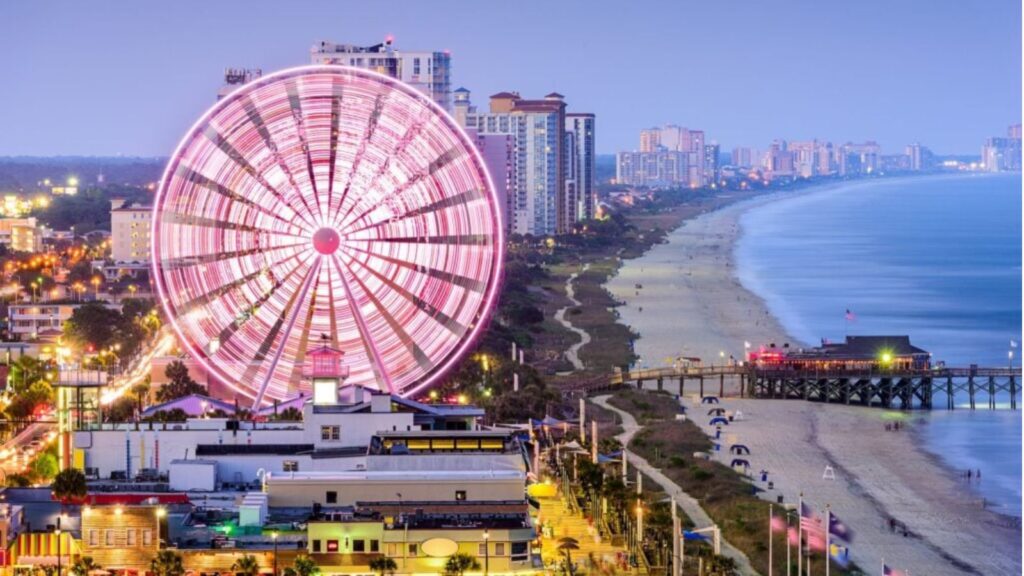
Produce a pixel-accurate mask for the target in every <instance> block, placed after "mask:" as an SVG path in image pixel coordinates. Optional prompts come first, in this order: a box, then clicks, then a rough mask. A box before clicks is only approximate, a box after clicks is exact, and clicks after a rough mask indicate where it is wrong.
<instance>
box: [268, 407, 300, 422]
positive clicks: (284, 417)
mask: <svg viewBox="0 0 1024 576" xmlns="http://www.w3.org/2000/svg"><path fill="white" fill-rule="evenodd" d="M273 419H274V420H281V421H283V422H302V410H299V409H298V408H296V407H294V406H289V407H287V408H285V409H284V410H281V411H280V412H278V413H277V414H275V415H274V416H273Z"/></svg>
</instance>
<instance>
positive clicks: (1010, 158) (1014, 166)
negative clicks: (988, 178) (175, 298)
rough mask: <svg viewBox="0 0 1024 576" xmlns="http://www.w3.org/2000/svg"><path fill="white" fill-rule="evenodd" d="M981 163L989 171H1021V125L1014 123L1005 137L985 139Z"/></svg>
mask: <svg viewBox="0 0 1024 576" xmlns="http://www.w3.org/2000/svg"><path fill="white" fill-rule="evenodd" d="M981 163H982V165H983V166H984V169H985V170H986V171H988V172H1019V171H1020V170H1021V125H1020V124H1013V125H1012V126H1010V127H1009V128H1008V129H1007V130H1006V136H1005V137H992V138H989V139H987V140H985V145H984V146H982V148H981Z"/></svg>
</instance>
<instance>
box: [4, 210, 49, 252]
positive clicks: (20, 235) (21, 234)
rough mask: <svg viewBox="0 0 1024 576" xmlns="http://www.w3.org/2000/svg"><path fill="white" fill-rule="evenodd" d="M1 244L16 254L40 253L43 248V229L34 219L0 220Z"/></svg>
mask: <svg viewBox="0 0 1024 576" xmlns="http://www.w3.org/2000/svg"><path fill="white" fill-rule="evenodd" d="M0 244H3V245H4V246H7V248H8V249H9V250H13V251H15V252H38V251H40V250H42V247H43V229H42V228H41V227H40V226H39V225H38V223H37V221H36V219H35V218H34V217H29V218H0Z"/></svg>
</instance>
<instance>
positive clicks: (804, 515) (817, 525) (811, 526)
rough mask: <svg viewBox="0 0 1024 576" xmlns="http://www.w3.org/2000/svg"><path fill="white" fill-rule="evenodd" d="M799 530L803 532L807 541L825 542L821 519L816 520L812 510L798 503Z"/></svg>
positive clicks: (802, 503) (804, 504)
mask: <svg viewBox="0 0 1024 576" xmlns="http://www.w3.org/2000/svg"><path fill="white" fill-rule="evenodd" d="M800 529H801V530H803V531H804V534H805V535H806V536H807V540H808V541H811V540H812V539H820V540H821V541H822V542H824V541H825V527H824V526H822V525H821V518H818V516H817V515H816V514H815V513H814V509H813V508H811V507H810V506H809V505H808V504H806V503H804V502H801V503H800Z"/></svg>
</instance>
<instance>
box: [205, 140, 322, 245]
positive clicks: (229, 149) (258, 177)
mask: <svg viewBox="0 0 1024 576" xmlns="http://www.w3.org/2000/svg"><path fill="white" fill-rule="evenodd" d="M203 135H205V136H206V138H207V139H208V140H209V141H210V142H211V143H212V144H213V145H214V146H216V147H217V148H219V149H220V151H221V152H223V153H224V154H226V155H227V157H228V158H230V159H231V161H232V162H234V163H235V164H236V165H237V166H238V167H239V168H241V169H242V170H243V171H244V172H245V173H246V174H248V175H249V177H251V178H252V179H253V180H255V181H256V182H258V183H259V185H260V186H262V187H263V188H264V189H265V190H267V191H268V192H270V193H271V194H272V195H273V196H274V197H275V198H277V199H278V200H279V201H280V202H281V203H282V204H284V205H285V206H287V207H288V208H289V209H290V210H291V211H292V212H294V213H295V215H296V216H298V217H299V218H301V219H302V220H303V221H304V222H305V223H306V225H307V226H309V227H310V229H312V230H315V229H316V225H315V224H314V223H313V222H312V221H311V220H309V218H308V217H307V216H306V214H307V213H308V212H309V206H308V205H307V206H306V212H303V211H301V210H297V209H296V208H295V206H293V205H292V204H291V202H289V201H288V200H287V199H286V198H285V197H284V195H283V194H281V192H280V191H279V190H278V189H277V188H275V187H274V186H273V185H271V184H270V182H267V179H266V178H264V177H263V175H262V174H260V173H259V171H257V170H256V168H255V167H254V166H253V165H252V164H250V163H249V161H248V160H246V159H245V156H243V155H242V153H241V152H239V151H238V149H237V148H235V147H234V146H232V145H231V143H230V142H228V140H227V138H225V137H224V136H223V135H222V134H221V133H220V132H218V131H217V129H216V128H214V127H213V126H207V128H206V130H204V131H203ZM298 196H299V199H300V200H302V203H303V204H305V203H306V200H305V198H303V197H302V194H299V195H298Z"/></svg>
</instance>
